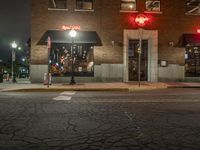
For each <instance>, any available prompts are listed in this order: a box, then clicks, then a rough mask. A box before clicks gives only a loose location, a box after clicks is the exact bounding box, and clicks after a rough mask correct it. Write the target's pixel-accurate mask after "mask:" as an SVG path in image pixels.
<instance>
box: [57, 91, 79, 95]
mask: <svg viewBox="0 0 200 150" xmlns="http://www.w3.org/2000/svg"><path fill="white" fill-rule="evenodd" d="M75 93H76V92H75V91H64V92H62V93H60V95H74V94H75Z"/></svg>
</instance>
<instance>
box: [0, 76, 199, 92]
mask: <svg viewBox="0 0 200 150" xmlns="http://www.w3.org/2000/svg"><path fill="white" fill-rule="evenodd" d="M163 88H200V83H188V82H141V85H140V86H139V84H138V82H128V83H124V82H113V83H102V82H101V83H77V84H75V85H69V84H68V83H66V84H52V85H50V86H49V88H48V87H47V85H44V84H42V83H41V84H33V83H30V81H29V80H27V79H17V83H12V82H11V81H10V82H6V81H4V82H3V83H0V91H27V92H28V91H30V92H33V91H35V92H40V91H41V92H48V91H49V92H51V91H72V90H73V91H139V90H154V89H163Z"/></svg>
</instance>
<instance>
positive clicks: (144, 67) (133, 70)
mask: <svg viewBox="0 0 200 150" xmlns="http://www.w3.org/2000/svg"><path fill="white" fill-rule="evenodd" d="M138 48H139V40H138V39H129V44H128V71H129V72H128V73H129V81H138V67H139V66H138V63H139V59H138ZM140 80H141V81H147V80H148V40H142V50H141V64H140Z"/></svg>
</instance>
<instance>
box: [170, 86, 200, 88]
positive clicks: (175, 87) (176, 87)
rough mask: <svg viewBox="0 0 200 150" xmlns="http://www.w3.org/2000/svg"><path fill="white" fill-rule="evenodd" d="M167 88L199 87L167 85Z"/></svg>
mask: <svg viewBox="0 0 200 150" xmlns="http://www.w3.org/2000/svg"><path fill="white" fill-rule="evenodd" d="M168 88H200V86H168Z"/></svg>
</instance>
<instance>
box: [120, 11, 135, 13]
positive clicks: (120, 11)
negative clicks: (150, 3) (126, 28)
mask: <svg viewBox="0 0 200 150" xmlns="http://www.w3.org/2000/svg"><path fill="white" fill-rule="evenodd" d="M120 12H122V13H138V11H137V10H120Z"/></svg>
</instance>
